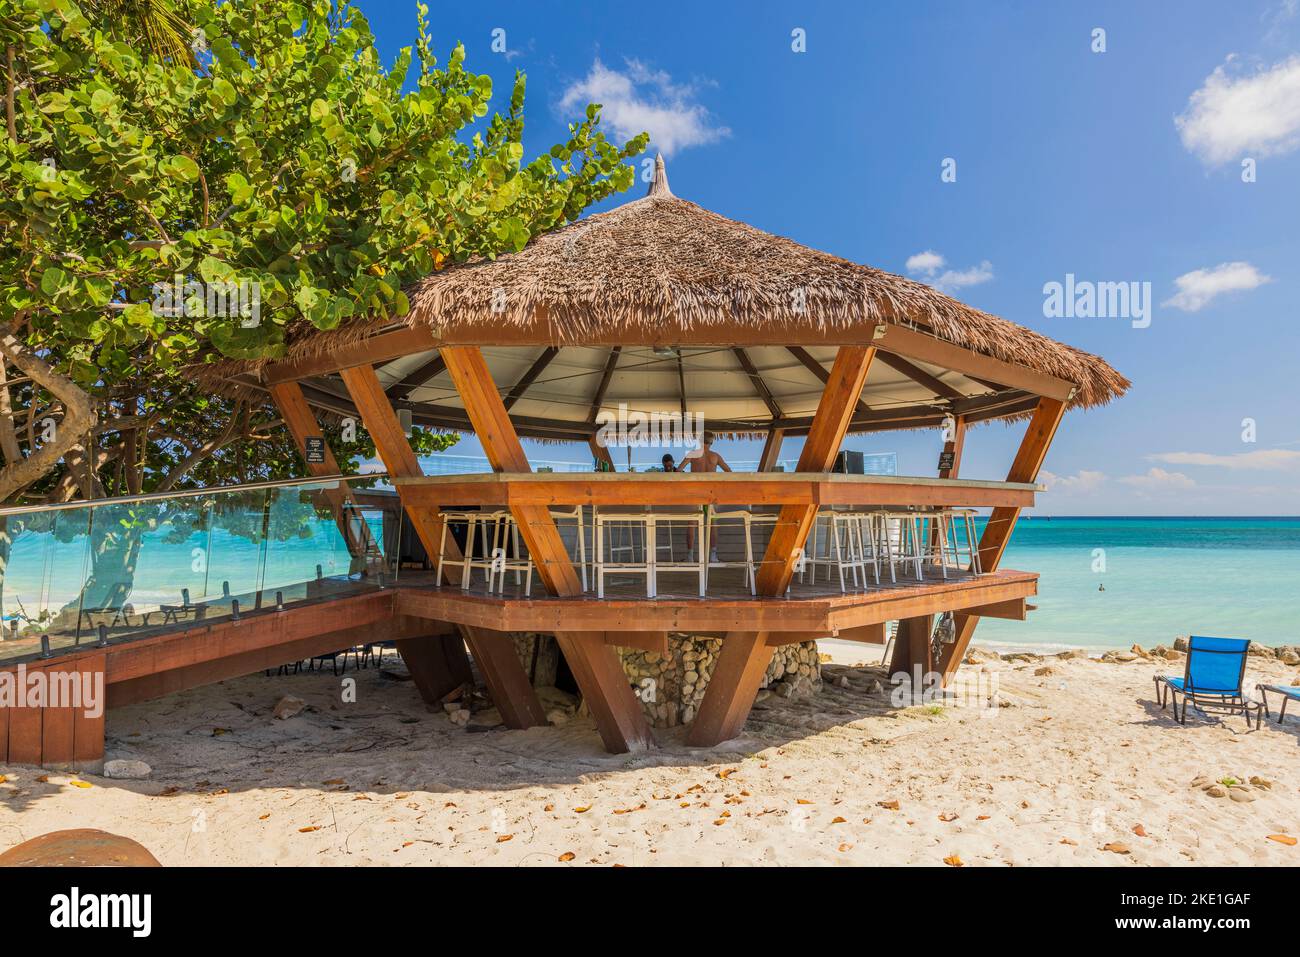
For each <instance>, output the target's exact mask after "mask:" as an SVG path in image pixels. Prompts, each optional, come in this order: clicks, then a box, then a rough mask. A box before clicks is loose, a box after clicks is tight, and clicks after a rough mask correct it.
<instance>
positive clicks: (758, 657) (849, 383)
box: [687, 346, 876, 747]
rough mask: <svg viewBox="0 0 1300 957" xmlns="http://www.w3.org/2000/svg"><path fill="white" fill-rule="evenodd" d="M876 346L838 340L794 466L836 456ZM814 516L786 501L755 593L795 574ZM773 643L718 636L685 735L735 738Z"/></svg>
mask: <svg viewBox="0 0 1300 957" xmlns="http://www.w3.org/2000/svg"><path fill="white" fill-rule="evenodd" d="M875 353H876V350H875V349H874V348H872V347H869V346H841V347H840V350H839V352H838V353H836V355H835V364H834V365H833V366H832V367H831V371H830V373H829V374H828V375H827V378H826V388H825V390H824V391H823V392H822V396H821V399H820V400H819V401H818V403H817V413H816V414H815V415H814V416H813V421H812V425H811V426H810V427H809V429H808V438H807V439H806V440H805V442H804V447H803V452H802V453H800V455H799V465H798V471H800V472H826V471H829V470H830V467H831V465H832V464H833V463H834V462H835V456H836V455H837V454H838V453H839V449H840V443H841V442H842V441H844V435H845V433H846V432H847V431H848V427H849V422H850V421H851V420H852V418H853V412H854V409H856V408H857V403H858V401H859V396H861V395H862V387H863V386H864V385H866V381H867V373H868V372H869V371H870V369H871V360H872V359H873V358H874V357H875ZM816 517H817V506H816V505H815V504H814V505H786V506H784V507H783V508H782V509H781V514H780V516H779V517H778V518H777V522H776V527H775V528H774V529H773V530H772V537H771V539H770V540H769V541H768V545H767V552H766V553H765V554H764V556H763V564H762V565H761V566H760V568H759V570H758V576H757V581H756V585H757V591H758V594H759V595H763V596H775V595H781V594H784V592H785V590H786V588H787V587H788V586H789V584H790V579H791V577H792V576H793V574H794V567H795V564H796V563H797V562H798V556H799V554H800V551H801V550H802V549H803V547H804V544H805V542H807V540H808V533H809V532H810V531H811V530H812V526H813V522H814V521H815V520H816ZM771 660H772V646H771V645H769V644H768V634H767V633H766V632H761V631H760V632H732V633H730V634H728V635H727V637H726V638H725V639H724V640H723V642H722V651H721V652H720V653H719V655H718V663H717V665H716V666H715V667H714V669H713V676H712V677H711V678H710V679H709V686H708V688H707V689H706V690H705V692H704V700H703V701H702V702H700V711H699V714H698V715H696V717H695V722H694V724H693V725H692V726H691V730H690V734H689V736H688V738H687V740H688V741H689V743H690V744H692V745H694V746H696V747H710V746H712V745H715V744H719V743H721V742H723V741H726V740H728V739H729V738H734V737H735V736H736V735H738V734H739V733H740V732H741V729H743V728H744V726H745V719H746V718H747V717H748V716H749V710H750V708H752V707H753V704H754V696H755V695H756V694H757V693H758V686H759V684H761V683H762V681H763V674H764V673H765V672H766V671H767V665H768V662H770V661H771Z"/></svg>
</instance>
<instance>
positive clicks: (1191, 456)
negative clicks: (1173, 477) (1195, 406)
mask: <svg viewBox="0 0 1300 957" xmlns="http://www.w3.org/2000/svg"><path fill="white" fill-rule="evenodd" d="M1147 458H1149V459H1151V460H1152V461H1154V462H1164V463H1165V464H1166V465H1217V466H1221V467H1223V468H1226V469H1252V470H1258V471H1282V470H1285V469H1289V468H1292V467H1294V466H1297V465H1300V452H1298V451H1295V450H1293V449H1259V450H1257V451H1255V452H1236V453H1234V454H1232V455H1215V454H1213V453H1211V452H1160V453H1159V454H1157V455H1149V456H1147Z"/></svg>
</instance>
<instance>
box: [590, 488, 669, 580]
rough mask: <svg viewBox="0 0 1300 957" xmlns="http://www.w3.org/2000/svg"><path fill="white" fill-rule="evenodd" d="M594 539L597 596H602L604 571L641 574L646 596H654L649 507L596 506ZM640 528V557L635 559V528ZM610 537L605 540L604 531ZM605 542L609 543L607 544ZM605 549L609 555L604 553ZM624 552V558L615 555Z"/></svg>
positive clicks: (651, 521)
mask: <svg viewBox="0 0 1300 957" xmlns="http://www.w3.org/2000/svg"><path fill="white" fill-rule="evenodd" d="M592 524H593V525H594V527H595V532H596V540H595V548H594V549H593V551H594V552H595V555H594V562H595V573H596V597H597V598H604V597H605V576H606V575H644V576H645V591H646V597H647V598H654V597H655V584H656V583H655V564H654V556H655V523H654V516H653V515H652V514H651V512H650V511H649V509H644V510H642V511H635V512H634V511H622V512H607V511H605V510H603V509H599V508H598V509H596V510H595V514H594V515H593V516H592ZM638 531H639V532H640V538H641V546H640V549H639V551H640V554H641V557H640V559H639V560H638V559H637V552H638V548H637V542H636V539H637V532H638ZM607 532H608V534H609V541H608V542H606V533H607ZM607 545H608V547H606V546H607ZM606 552H608V553H609V558H608V559H607V558H606V557H605V554H606ZM620 554H621V555H625V556H626V558H625V559H623V560H620V559H618V557H617V556H618V555H620Z"/></svg>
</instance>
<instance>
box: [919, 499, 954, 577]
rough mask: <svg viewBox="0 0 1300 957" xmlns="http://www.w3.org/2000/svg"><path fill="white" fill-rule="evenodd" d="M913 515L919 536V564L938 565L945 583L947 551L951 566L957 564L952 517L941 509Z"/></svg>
mask: <svg viewBox="0 0 1300 957" xmlns="http://www.w3.org/2000/svg"><path fill="white" fill-rule="evenodd" d="M915 514H916V522H917V528H918V530H919V532H920V535H921V541H920V550H921V563H922V565H938V566H939V574H940V575H941V576H942V577H943V580H944V581H947V580H948V553H949V551H951V552H952V558H953V565H954V566H955V565H956V564H957V546H956V543H955V542H954V540H953V538H952V520H951V519H952V515H951V513H950V512H949V511H947V510H946V509H942V508H939V509H933V510H927V511H922V512H917V513H915Z"/></svg>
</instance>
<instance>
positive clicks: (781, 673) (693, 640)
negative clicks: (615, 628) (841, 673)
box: [514, 634, 822, 728]
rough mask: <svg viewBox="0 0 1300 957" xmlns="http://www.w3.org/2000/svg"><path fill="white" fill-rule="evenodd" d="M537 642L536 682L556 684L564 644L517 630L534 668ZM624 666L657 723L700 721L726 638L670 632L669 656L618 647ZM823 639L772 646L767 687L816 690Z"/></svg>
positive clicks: (790, 693)
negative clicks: (819, 642)
mask: <svg viewBox="0 0 1300 957" xmlns="http://www.w3.org/2000/svg"><path fill="white" fill-rule="evenodd" d="M539 640H540V645H537V674H536V678H535V680H534V682H533V683H534V684H536V685H537V686H538V687H545V686H547V685H552V684H554V683H555V675H556V668H557V666H558V663H559V648H558V647H557V646H556V643H555V639H554V638H552V637H551V636H550V635H531V634H517V635H515V636H514V642H515V651H516V653H517V654H518V655H519V660H520V661H521V662H522V663H523V666H524V670H525V671H527V672H529V673H531V672H532V667H533V649H534V646H535V645H536V644H537V642H538V641H539ZM617 650H618V653H619V657H621V658H622V659H623V671H624V673H626V674H627V677H628V682H629V683H630V684H631V685H632V688H633V690H634V691H635V692H636V695H637V697H638V698H640V699H641V706H642V708H643V709H644V710H645V714H646V718H647V720H649V722H650V724H651V726H652V727H656V728H672V727H676V726H678V725H682V724H690V722H691V721H693V720H695V713H696V711H698V710H699V707H700V702H701V701H703V700H704V689H705V688H707V687H708V684H709V678H710V677H712V675H713V668H714V665H715V664H716V662H717V658H718V653H719V652H720V651H721V650H722V639H721V638H701V637H698V636H695V635H686V634H669V636H668V655H667V656H664V655H661V654H659V653H657V652H653V651H640V650H638V649H635V648H619V649H617ZM821 681H822V677H821V666H820V664H819V662H818V659H817V643H816V642H812V641H807V642H803V643H802V644H796V645H782V646H781V647H779V648H774V649H773V650H772V661H771V663H770V664H769V665H768V666H767V673H766V674H765V675H764V676H763V683H762V685H761V687H762V688H768V689H770V690H771V691H772V692H773V693H774V694H777V695H780V696H782V697H787V698H788V697H795V696H803V695H808V694H812V693H813V692H814V691H816V690H817V688H818V687H819V686H820V685H821Z"/></svg>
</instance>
